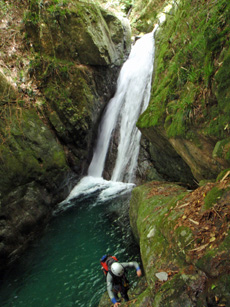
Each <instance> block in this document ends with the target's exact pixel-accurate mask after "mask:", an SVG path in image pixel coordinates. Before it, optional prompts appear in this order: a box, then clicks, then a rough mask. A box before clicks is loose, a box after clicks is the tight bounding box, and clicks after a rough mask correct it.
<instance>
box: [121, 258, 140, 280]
mask: <svg viewBox="0 0 230 307" xmlns="http://www.w3.org/2000/svg"><path fill="white" fill-rule="evenodd" d="M121 265H122V266H123V267H124V268H125V269H126V268H135V269H136V271H137V276H138V277H140V276H141V275H142V272H141V268H140V267H139V264H138V263H137V262H136V261H132V262H122V263H121Z"/></svg>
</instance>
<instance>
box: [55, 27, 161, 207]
mask: <svg viewBox="0 0 230 307" xmlns="http://www.w3.org/2000/svg"><path fill="white" fill-rule="evenodd" d="M157 28H158V25H156V26H155V28H154V30H153V32H151V33H149V34H146V35H144V36H143V37H142V38H140V39H139V40H137V41H136V43H135V45H134V46H133V47H132V50H131V53H130V55H129V58H128V59H127V61H126V62H125V63H124V65H123V67H122V69H121V71H120V74H119V77H118V81H117V90H116V93H115V95H114V97H113V98H112V99H111V100H110V102H109V103H108V106H107V108H106V111H105V113H104V116H103V118H102V121H101V124H100V127H99V131H98V141H97V145H96V148H95V150H94V155H93V159H92V161H91V164H90V166H89V169H88V176H87V177H84V178H83V179H82V180H81V181H80V182H79V183H78V185H76V186H75V187H74V188H73V190H72V191H71V193H70V194H69V196H68V197H67V198H66V200H65V201H63V202H62V203H61V204H60V205H59V209H58V210H57V211H59V210H65V209H67V208H68V206H71V202H70V201H71V199H74V198H78V197H87V195H92V194H93V195H94V194H95V195H96V197H97V200H99V201H104V200H107V199H108V198H113V197H116V195H118V194H119V195H121V194H122V193H126V192H128V191H129V190H131V189H132V188H133V186H134V184H133V183H131V182H132V181H133V179H134V178H135V171H136V166H137V160H138V155H139V148H140V138H141V133H140V131H139V130H138V129H137V128H136V122H137V120H138V117H139V115H140V114H141V113H142V112H143V111H144V110H145V109H146V107H147V106H148V103H149V98H150V90H151V80H152V72H153V63H154V51H155V44H154V34H155V31H156V30H157ZM117 128H119V145H118V153H117V159H116V163H115V167H114V170H113V173H112V178H111V181H107V180H104V179H103V178H102V173H103V170H104V165H105V161H106V156H107V152H108V150H109V145H110V143H111V138H112V136H113V131H114V130H115V129H117ZM124 182H126V183H124Z"/></svg>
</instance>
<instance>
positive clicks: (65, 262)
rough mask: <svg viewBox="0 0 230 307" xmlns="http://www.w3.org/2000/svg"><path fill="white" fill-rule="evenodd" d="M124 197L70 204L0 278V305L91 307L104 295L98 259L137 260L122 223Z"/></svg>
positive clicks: (126, 230)
mask: <svg viewBox="0 0 230 307" xmlns="http://www.w3.org/2000/svg"><path fill="white" fill-rule="evenodd" d="M129 197H130V193H129V194H126V195H123V196H120V197H117V198H114V199H113V200H108V201H106V202H101V203H100V202H98V201H97V200H96V197H94V196H91V197H89V198H88V199H83V200H78V201H76V200H73V201H72V204H74V206H73V207H71V208H69V209H68V210H66V211H64V212H62V213H59V214H58V215H57V216H56V217H55V218H54V220H53V221H52V223H51V224H50V225H49V227H48V229H47V230H46V232H45V234H44V235H43V236H42V238H40V239H39V240H37V241H36V243H35V244H34V245H33V246H32V247H31V248H30V250H29V251H28V252H27V253H26V255H25V256H24V257H23V259H22V260H21V261H20V263H19V264H17V266H16V267H15V268H14V269H13V270H11V272H9V273H8V274H7V276H5V278H4V281H2V285H1V288H0V298H1V306H15V307H17V306H30V307H37V306H44V307H51V306H52V307H53V306H63V307H64V306H79V307H80V306H81V307H84V306H87V307H90V306H92V307H94V306H97V305H98V302H99V300H100V297H101V295H102V294H103V293H104V292H105V291H106V287H105V278H104V276H103V274H102V272H101V269H100V263H99V259H100V257H101V256H102V255H104V254H105V253H111V254H114V255H116V256H117V257H118V259H119V260H121V261H131V260H138V261H139V255H138V248H137V246H136V244H135V243H134V241H133V237H132V235H131V231H130V227H129V222H128V218H127V206H128V200H129ZM134 273H135V272H133V274H131V277H130V278H131V279H133V282H135V280H136V277H135V274H134Z"/></svg>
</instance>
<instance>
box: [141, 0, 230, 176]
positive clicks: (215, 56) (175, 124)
mask: <svg viewBox="0 0 230 307" xmlns="http://www.w3.org/2000/svg"><path fill="white" fill-rule="evenodd" d="M194 10H195V11H196V14H195V15H194V14H193V13H192V12H193V11H194ZM229 10H230V5H229V3H228V1H226V0H221V1H218V3H215V4H214V5H210V1H206V2H203V3H201V2H200V1H193V3H192V2H189V1H181V2H180V3H176V4H175V5H174V10H173V11H172V12H171V14H168V15H167V19H166V22H165V23H164V24H163V25H162V27H161V29H160V30H159V31H158V33H157V35H156V59H155V73H154V77H155V78H154V83H153V87H152V97H151V100H150V104H149V106H148V108H147V110H146V111H145V112H144V113H143V114H142V115H141V116H140V118H139V121H138V123H137V125H138V127H139V128H140V129H141V130H142V131H143V133H144V135H146V136H147V137H148V136H149V135H151V134H152V133H155V134H157V133H158V130H161V131H164V134H165V135H166V136H167V138H168V142H169V143H170V144H171V145H172V146H173V148H174V149H175V151H176V152H177V153H178V154H179V155H180V156H181V158H182V159H183V160H184V161H185V162H186V164H187V165H188V166H189V167H190V169H191V171H192V173H193V175H194V177H195V178H196V180H197V181H200V180H202V179H210V178H215V177H216V176H217V175H218V173H219V172H220V171H221V170H223V169H225V168H228V167H229V114H230V113H229V95H228V92H229V81H228V80H229V78H228V75H229V73H228V72H227V67H228V66H229V65H228V63H229V50H230V49H229V42H228V41H229V37H228V33H229V30H230V20H229ZM204 20H208V22H204ZM148 130H149V131H148ZM160 138H161V136H159V139H160ZM156 143H157V141H156Z"/></svg>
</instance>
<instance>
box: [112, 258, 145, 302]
mask: <svg viewBox="0 0 230 307" xmlns="http://www.w3.org/2000/svg"><path fill="white" fill-rule="evenodd" d="M128 268H135V269H136V272H137V276H138V277H140V276H141V275H142V272H141V269H140V267H139V265H138V263H137V262H135V261H133V262H122V263H119V262H117V261H115V262H113V263H112V265H111V267H110V268H109V271H108V274H107V276H106V282H107V291H108V294H109V297H110V299H111V301H112V303H113V304H114V307H117V306H118V305H119V304H120V303H119V302H120V299H119V298H118V293H120V294H121V296H122V297H123V298H124V300H125V301H126V302H127V301H129V297H128V294H127V292H128V290H129V283H128V280H127V278H126V276H125V273H126V269H128Z"/></svg>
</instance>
